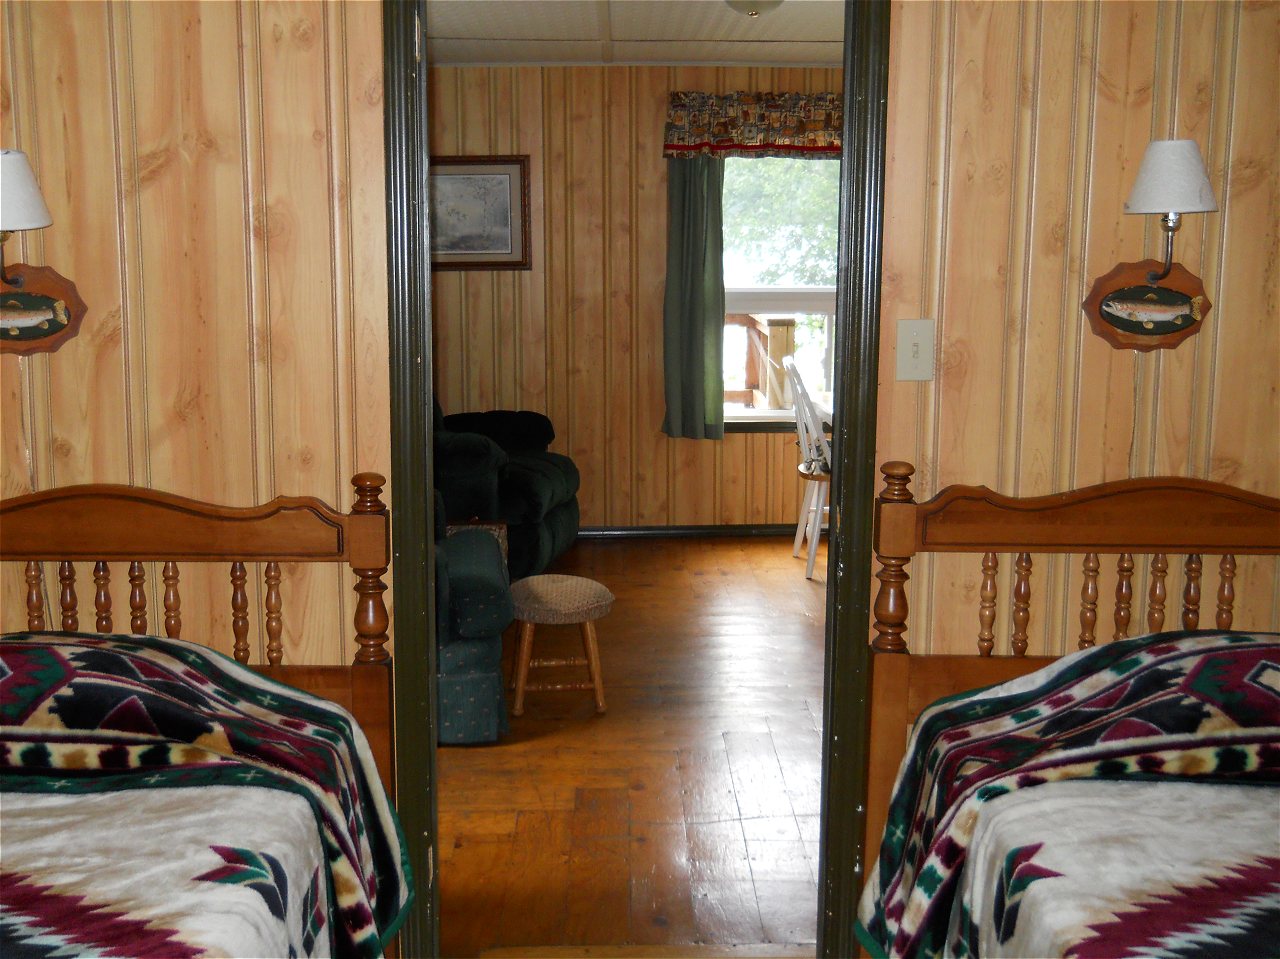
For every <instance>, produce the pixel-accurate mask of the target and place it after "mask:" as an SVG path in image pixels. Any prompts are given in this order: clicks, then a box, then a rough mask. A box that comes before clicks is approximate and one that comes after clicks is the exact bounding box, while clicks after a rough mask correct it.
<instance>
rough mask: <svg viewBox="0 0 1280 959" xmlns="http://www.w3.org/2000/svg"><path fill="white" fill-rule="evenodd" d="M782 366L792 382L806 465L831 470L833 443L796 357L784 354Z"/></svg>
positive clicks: (826, 471) (792, 395) (797, 433)
mask: <svg viewBox="0 0 1280 959" xmlns="http://www.w3.org/2000/svg"><path fill="white" fill-rule="evenodd" d="M782 366H783V368H784V369H785V370H786V371H787V382H788V383H790V384H791V400H792V406H793V407H794V409H795V414H796V435H797V437H798V439H799V441H800V451H801V453H802V454H803V455H804V459H805V463H806V465H808V466H810V467H811V468H815V469H817V470H820V471H821V472H823V473H830V472H831V444H830V443H828V442H827V434H826V433H825V432H823V429H822V417H820V416H819V415H818V411H817V408H816V407H815V406H814V405H813V399H812V398H811V397H810V396H809V390H808V389H807V388H806V387H805V385H804V379H803V378H802V377H801V376H800V371H799V370H798V369H796V364H795V359H794V357H790V356H784V357H783V358H782Z"/></svg>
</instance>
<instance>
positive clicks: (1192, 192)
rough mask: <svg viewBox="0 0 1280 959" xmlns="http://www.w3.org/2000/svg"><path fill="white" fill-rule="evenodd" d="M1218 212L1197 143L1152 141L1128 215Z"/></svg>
mask: <svg viewBox="0 0 1280 959" xmlns="http://www.w3.org/2000/svg"><path fill="white" fill-rule="evenodd" d="M1217 208H1218V201H1217V200H1216V199H1214V196H1213V187H1211V186H1210V185H1209V174H1208V173H1206V172H1205V169H1204V160H1203V158H1202V157H1201V156H1200V147H1198V146H1197V145H1196V141H1195V140H1152V141H1151V142H1150V143H1148V144H1147V152H1146V153H1144V154H1143V155H1142V166H1140V167H1139V168H1138V179H1137V181H1136V182H1135V183H1134V184H1133V189H1132V190H1131V191H1130V193H1129V199H1128V200H1126V201H1125V204H1124V212H1125V213H1209V212H1212V211H1213V210H1216V209H1217Z"/></svg>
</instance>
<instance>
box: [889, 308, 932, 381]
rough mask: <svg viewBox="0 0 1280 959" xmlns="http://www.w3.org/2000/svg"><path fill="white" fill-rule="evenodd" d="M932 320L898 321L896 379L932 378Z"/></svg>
mask: <svg viewBox="0 0 1280 959" xmlns="http://www.w3.org/2000/svg"><path fill="white" fill-rule="evenodd" d="M933 330H934V321H933V320H899V321H898V379H900V380H931V379H933Z"/></svg>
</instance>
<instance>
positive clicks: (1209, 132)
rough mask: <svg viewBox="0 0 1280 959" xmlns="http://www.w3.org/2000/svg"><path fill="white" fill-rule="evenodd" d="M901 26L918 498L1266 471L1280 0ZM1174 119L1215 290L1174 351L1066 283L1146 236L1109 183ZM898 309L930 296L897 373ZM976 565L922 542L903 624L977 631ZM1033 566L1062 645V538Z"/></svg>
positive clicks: (907, 402) (903, 446) (1272, 471)
mask: <svg viewBox="0 0 1280 959" xmlns="http://www.w3.org/2000/svg"><path fill="white" fill-rule="evenodd" d="M892 44H893V51H892V61H891V77H890V91H891V94H890V104H889V109H890V134H889V164H888V183H887V188H886V193H887V196H886V201H885V203H886V224H887V225H886V231H885V259H884V283H883V320H884V327H883V335H882V340H881V362H880V381H881V388H880V410H879V415H880V419H879V427H878V437H879V443H878V445H879V450H880V455H879V459H880V460H881V461H883V460H886V459H905V460H909V461H911V462H913V463H915V464H916V466H917V468H918V473H917V475H916V482H915V488H916V495H917V498H924V497H926V496H928V495H931V494H932V493H934V492H936V490H937V489H938V488H939V487H941V486H943V485H946V484H948V483H956V482H965V483H985V484H986V485H988V486H991V487H993V488H995V489H998V490H1000V491H1002V492H1005V493H1011V494H1018V495H1036V494H1042V493H1049V492H1053V491H1056V490H1060V489H1065V488H1068V487H1072V486H1078V485H1086V484H1089V483H1096V482H1101V481H1104V480H1113V479H1120V478H1123V477H1129V476H1149V475H1158V474H1165V473H1172V474H1181V475H1189V476H1197V477H1203V478H1208V479H1213V480H1219V481H1223V482H1229V483H1234V484H1237V485H1240V486H1243V487H1245V488H1247V489H1251V490H1257V491H1260V492H1265V493H1268V494H1270V495H1272V496H1275V495H1280V382H1278V381H1280V112H1278V111H1277V109H1276V104H1277V102H1280V4H1278V3H1275V2H1270V0H1268V2H1262V3H1258V2H1246V3H1239V2H1224V3H1214V2H1208V3H1201V2H1184V3H1176V2H1160V3H1149V2H1132V3H1130V2H1104V3H1091V2H1090V3H1082V2H1072V3H987V2H982V3H970V2H965V3H899V4H897V5H895V7H894V11H893V36H892ZM1169 137H1189V138H1194V139H1195V140H1197V141H1198V142H1199V144H1200V147H1201V150H1202V151H1203V153H1204V155H1205V160H1206V163H1207V165H1208V168H1209V171H1210V177H1211V180H1212V182H1213V185H1214V190H1215V192H1216V194H1217V197H1218V203H1219V207H1220V210H1219V212H1217V213H1210V214H1191V215H1188V216H1186V217H1185V218H1184V225H1183V229H1182V230H1181V232H1180V233H1179V234H1178V237H1177V244H1176V247H1175V259H1176V260H1177V261H1179V262H1181V263H1184V264H1185V265H1186V266H1187V267H1188V268H1189V269H1190V270H1191V271H1192V272H1194V273H1197V274H1199V275H1200V276H1201V277H1202V278H1203V279H1204V282H1205V286H1206V288H1207V289H1208V294H1209V299H1210V301H1211V302H1212V303H1213V309H1212V311H1211V312H1210V313H1209V315H1208V319H1207V321H1206V322H1205V325H1204V329H1203V330H1202V331H1201V332H1200V333H1199V334H1198V335H1196V336H1194V337H1192V338H1191V339H1189V340H1187V341H1186V342H1184V343H1183V344H1182V345H1181V346H1179V347H1178V348H1177V349H1176V350H1173V351H1165V350H1161V351H1155V352H1152V353H1147V354H1138V353H1135V352H1133V351H1126V350H1115V349H1113V348H1112V347H1110V346H1108V345H1107V344H1106V343H1105V342H1104V341H1103V340H1101V339H1100V338H1098V337H1097V336H1095V335H1094V334H1093V333H1092V332H1091V331H1090V329H1089V326H1088V322H1087V321H1086V320H1085V318H1084V316H1083V314H1082V312H1081V309H1080V303H1081V301H1082V300H1084V298H1085V296H1086V294H1087V293H1088V291H1089V289H1090V287H1091V286H1092V283H1093V280H1094V278H1095V277H1097V276H1099V275H1101V274H1103V273H1106V272H1107V271H1108V270H1109V269H1110V268H1111V267H1112V266H1113V265H1114V264H1116V263H1117V262H1122V261H1134V260H1140V259H1143V258H1145V257H1159V256H1161V251H1162V247H1161V239H1160V234H1159V218H1158V217H1149V216H1125V215H1124V213H1123V203H1124V199H1125V197H1126V196H1127V194H1128V191H1129V188H1130V187H1131V185H1132V183H1133V179H1134V176H1135V174H1136V172H1137V167H1138V163H1139V161H1140V160H1141V158H1142V153H1143V150H1144V149H1145V147H1146V144H1147V142H1148V141H1149V140H1152V139H1163V138H1169ZM913 317H935V318H937V320H938V343H939V351H938V372H937V377H936V379H935V380H934V381H933V382H929V383H921V384H916V383H899V382H895V380H894V369H895V363H894V337H895V331H894V324H895V322H896V320H898V319H903V318H913ZM978 565H979V564H978V562H977V558H972V559H971V558H969V557H964V558H962V559H953V558H948V559H946V560H944V561H938V562H934V563H929V562H920V563H914V564H913V566H914V569H913V570H912V577H913V581H912V585H911V598H912V603H913V611H912V617H911V622H912V623H913V624H914V628H913V630H912V635H911V637H909V640H910V639H912V638H913V637H914V640H915V642H916V644H917V648H920V647H926V648H932V649H933V650H935V651H949V652H950V651H969V650H971V649H973V648H974V645H973V644H974V640H975V637H976V635H977V619H976V614H975V613H974V612H973V611H974V610H976V605H977V590H978V586H979V583H980V580H981V570H980V569H979V568H978ZM1008 565H1009V563H1008V562H1006V563H1005V566H1006V567H1007V566H1008ZM1114 583H1115V576H1114V569H1113V570H1112V571H1111V576H1110V582H1109V583H1108V582H1107V581H1106V577H1105V575H1104V582H1103V583H1102V584H1101V586H1102V595H1103V602H1104V603H1105V601H1106V597H1107V596H1108V595H1110V591H1112V590H1113V589H1114ZM1237 583H1238V592H1239V593H1240V594H1241V595H1242V597H1243V602H1242V604H1241V615H1240V616H1239V617H1238V620H1237V621H1238V622H1239V623H1242V624H1244V625H1249V626H1254V627H1269V628H1271V629H1276V628H1278V627H1280V568H1278V566H1277V564H1276V563H1275V562H1271V561H1248V562H1242V564H1241V571H1240V575H1239V577H1238V580H1237ZM1033 584H1034V586H1035V588H1036V590H1037V591H1038V592H1039V593H1040V595H1041V596H1042V597H1043V598H1046V599H1047V600H1048V604H1049V605H1048V610H1049V613H1048V615H1044V614H1043V613H1041V614H1039V615H1038V616H1037V617H1036V618H1033V621H1032V626H1033V628H1034V629H1035V631H1036V638H1035V639H1034V640H1033V643H1032V648H1031V651H1032V652H1033V653H1034V652H1038V651H1048V652H1053V651H1056V650H1058V649H1060V648H1062V643H1063V642H1064V639H1063V637H1061V636H1059V635H1058V631H1057V630H1056V629H1050V628H1049V625H1050V623H1052V624H1053V625H1054V626H1056V625H1057V624H1059V623H1062V622H1064V621H1065V622H1067V623H1068V625H1069V624H1070V623H1072V622H1075V621H1076V618H1075V617H1076V613H1077V611H1078V596H1079V587H1080V574H1079V566H1078V562H1077V561H1075V560H1073V561H1071V562H1070V563H1068V562H1059V563H1054V564H1049V565H1045V566H1044V567H1037V569H1036V571H1035V573H1034V574H1033ZM1002 585H1003V588H1002V591H1001V595H1002V597H1008V596H1009V588H1008V571H1007V569H1006V571H1005V582H1004V584H1002ZM1209 595H1212V593H1211V592H1210V594H1209ZM1000 605H1001V609H1002V610H1003V611H1004V612H1005V615H1006V619H1007V609H1008V603H1007V601H1006V600H1002V601H1001V604H1000ZM1141 605H1142V604H1141V603H1138V604H1135V615H1134V622H1135V623H1139V622H1142V621H1143V620H1142V618H1141V613H1140V612H1139V606H1141ZM1100 612H1101V609H1100ZM1104 622H1105V619H1103V618H1101V617H1100V623H1099V627H1100V631H1101V626H1102V625H1103V623H1104ZM1006 625H1007V624H1006ZM1076 632H1078V628H1077V630H1076ZM1068 633H1069V634H1068V636H1067V637H1066V641H1067V642H1069V643H1070V644H1071V646H1072V648H1073V647H1074V638H1075V637H1074V632H1071V631H1068ZM998 635H999V634H998ZM1003 635H1006V636H1007V635H1008V630H1007V628H1006V629H1005V630H1004V633H1003ZM1107 635H1110V634H1109V633H1108V634H1107Z"/></svg>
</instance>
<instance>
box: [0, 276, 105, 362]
mask: <svg viewBox="0 0 1280 959" xmlns="http://www.w3.org/2000/svg"><path fill="white" fill-rule="evenodd" d="M5 274H6V275H5V280H6V281H8V282H0V353H52V352H53V351H54V350H56V349H57V348H58V347H60V346H61V345H62V344H63V343H65V342H66V341H67V340H69V339H71V337H73V336H75V335H76V333H78V332H79V330H80V321H81V320H83V319H84V314H85V310H86V307H85V304H84V300H82V299H80V293H79V291H77V290H76V285H75V284H74V283H72V282H71V281H70V280H68V279H67V278H66V277H65V276H62V275H61V274H59V273H57V272H55V271H54V270H53V269H52V268H50V267H47V266H27V265H26V264H25V263H16V264H13V265H10V266H7V267H6V268H5Z"/></svg>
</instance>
